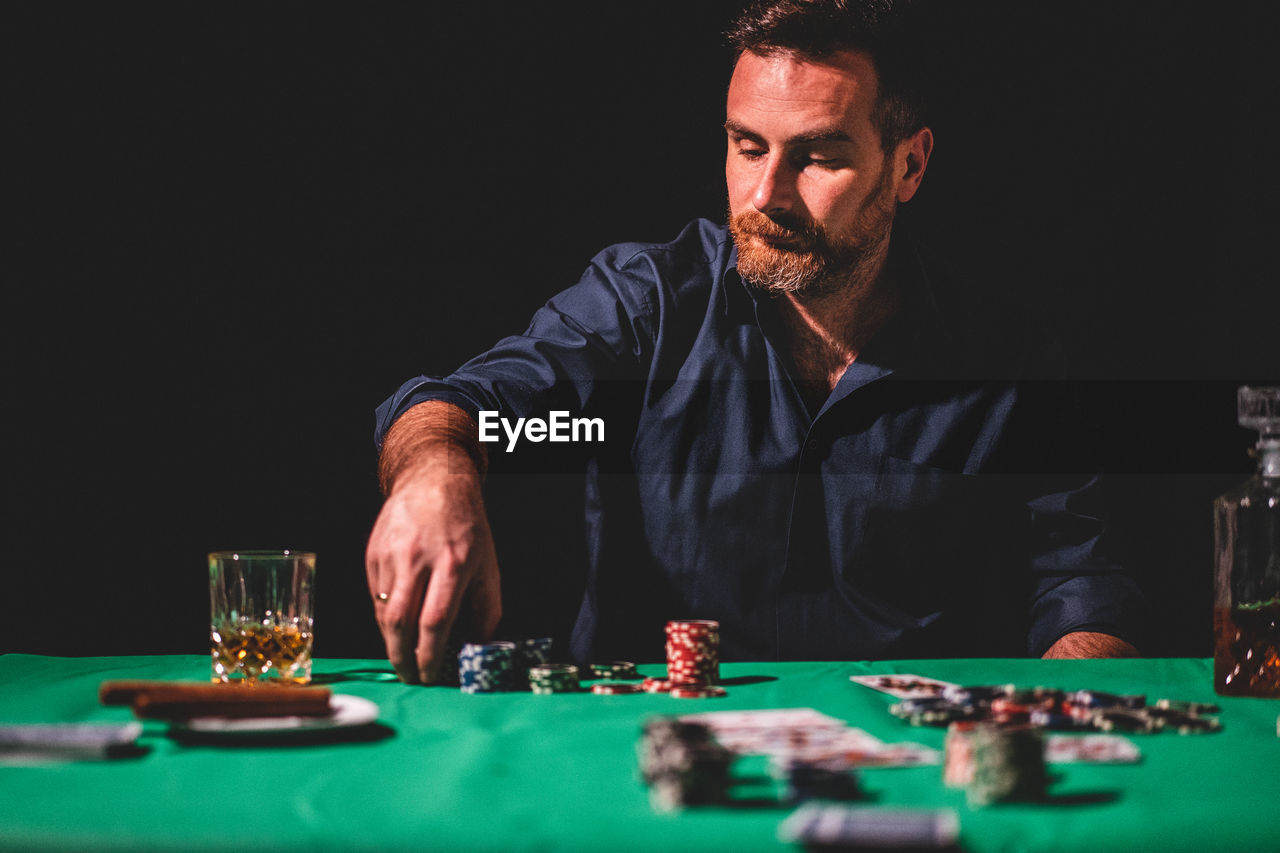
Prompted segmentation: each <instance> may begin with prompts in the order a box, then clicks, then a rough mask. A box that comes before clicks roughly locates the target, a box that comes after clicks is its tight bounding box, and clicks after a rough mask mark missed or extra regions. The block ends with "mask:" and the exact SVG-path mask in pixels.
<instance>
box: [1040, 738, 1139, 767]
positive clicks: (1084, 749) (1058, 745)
mask: <svg viewBox="0 0 1280 853" xmlns="http://www.w3.org/2000/svg"><path fill="white" fill-rule="evenodd" d="M1044 760H1045V761H1047V762H1048V763H1050V764H1133V763H1135V762H1137V761H1141V760H1142V752H1141V750H1139V749H1138V747H1137V746H1136V745H1135V744H1134V742H1133V741H1131V740H1129V739H1128V738H1125V737H1120V735H1084V736H1083V737H1081V736H1078V735H1049V736H1048V737H1046V738H1045V741H1044Z"/></svg>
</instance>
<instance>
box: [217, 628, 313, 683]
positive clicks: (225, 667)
mask: <svg viewBox="0 0 1280 853" xmlns="http://www.w3.org/2000/svg"><path fill="white" fill-rule="evenodd" d="M212 639H213V677H212V680H213V681H215V682H231V681H245V682H256V681H259V680H267V681H271V682H272V683H277V682H290V683H295V684H307V683H309V682H310V681H311V632H310V631H304V630H302V629H301V628H299V627H298V626H297V625H257V624H242V625H224V626H221V627H219V628H216V629H214V631H213V634H212Z"/></svg>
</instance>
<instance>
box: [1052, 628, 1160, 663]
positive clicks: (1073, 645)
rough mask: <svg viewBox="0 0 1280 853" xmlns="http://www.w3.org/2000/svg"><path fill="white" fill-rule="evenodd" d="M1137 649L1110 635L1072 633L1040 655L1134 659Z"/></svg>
mask: <svg viewBox="0 0 1280 853" xmlns="http://www.w3.org/2000/svg"><path fill="white" fill-rule="evenodd" d="M1138 655H1139V652H1138V649H1137V647H1135V646H1133V645H1131V644H1130V643H1127V642H1125V641H1124V640H1122V639H1120V638H1119V637H1113V636H1111V635H1110V634H1100V633H1098V632H1097V631H1072V632H1071V633H1070V634H1064V635H1063V636H1062V637H1060V638H1059V639H1058V641H1057V642H1056V643H1054V644H1053V645H1052V646H1050V647H1049V650H1048V651H1047V652H1045V653H1044V655H1042V657H1044V658H1045V659H1046V660H1048V659H1051V658H1136V657H1138Z"/></svg>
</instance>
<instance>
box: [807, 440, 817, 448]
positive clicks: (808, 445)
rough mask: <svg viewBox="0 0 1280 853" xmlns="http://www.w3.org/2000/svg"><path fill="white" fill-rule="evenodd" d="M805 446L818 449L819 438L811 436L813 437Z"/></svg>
mask: <svg viewBox="0 0 1280 853" xmlns="http://www.w3.org/2000/svg"><path fill="white" fill-rule="evenodd" d="M805 447H807V448H809V449H810V450H817V449H818V439H816V438H811V439H809V441H808V443H807V444H805Z"/></svg>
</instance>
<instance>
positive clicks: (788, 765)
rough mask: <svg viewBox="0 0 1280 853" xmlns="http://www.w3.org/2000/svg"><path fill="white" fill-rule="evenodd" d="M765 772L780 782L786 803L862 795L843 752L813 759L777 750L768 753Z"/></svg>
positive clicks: (848, 760) (843, 798)
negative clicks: (779, 752)
mask: <svg viewBox="0 0 1280 853" xmlns="http://www.w3.org/2000/svg"><path fill="white" fill-rule="evenodd" d="M769 773H770V775H771V776H772V777H773V778H774V779H775V780H776V781H777V782H779V783H780V784H781V786H782V799H783V800H784V801H786V802H789V803H800V802H804V801H807V800H856V799H858V798H859V797H861V796H862V791H861V788H860V787H859V785H858V777H857V771H856V770H855V769H854V766H853V762H852V761H851V760H850V759H849V758H848V757H847V756H842V755H841V756H828V757H825V758H819V759H815V758H804V757H800V756H796V755H785V754H777V755H773V756H770V759H769Z"/></svg>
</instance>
